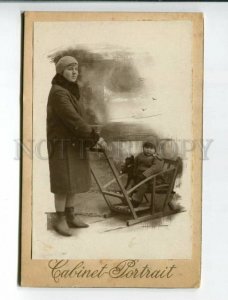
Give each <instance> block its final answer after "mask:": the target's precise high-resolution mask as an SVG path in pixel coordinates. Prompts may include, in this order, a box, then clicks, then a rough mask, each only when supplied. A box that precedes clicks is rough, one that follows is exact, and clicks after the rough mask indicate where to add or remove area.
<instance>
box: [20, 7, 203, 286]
mask: <svg viewBox="0 0 228 300" xmlns="http://www.w3.org/2000/svg"><path fill="white" fill-rule="evenodd" d="M24 21H25V28H24V30H25V31H24V55H23V59H24V62H23V63H24V70H23V138H22V155H23V160H22V199H21V201H22V223H21V235H22V237H21V284H22V285H24V286H43V287H198V286H199V284H200V253H201V164H202V89H203V16H202V14H200V13H196V14H195V13H194V14H193V13H56V12H55V13H54V12H53V13H52V12H43V13H38V12H26V13H25V15H24Z"/></svg>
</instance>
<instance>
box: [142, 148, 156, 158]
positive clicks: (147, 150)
mask: <svg viewBox="0 0 228 300" xmlns="http://www.w3.org/2000/svg"><path fill="white" fill-rule="evenodd" d="M143 153H144V154H145V155H146V156H151V155H153V154H155V149H154V148H150V147H149V148H148V147H144V148H143Z"/></svg>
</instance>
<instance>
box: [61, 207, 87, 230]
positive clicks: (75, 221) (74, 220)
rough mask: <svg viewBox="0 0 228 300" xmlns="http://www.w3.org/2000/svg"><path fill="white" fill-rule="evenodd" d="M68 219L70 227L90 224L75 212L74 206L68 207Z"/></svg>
mask: <svg viewBox="0 0 228 300" xmlns="http://www.w3.org/2000/svg"><path fill="white" fill-rule="evenodd" d="M65 212H66V220H67V223H68V225H69V226H70V227H77V228H86V227H89V225H88V224H86V223H84V222H83V221H82V220H80V218H79V217H78V216H75V214H74V207H66V209H65Z"/></svg>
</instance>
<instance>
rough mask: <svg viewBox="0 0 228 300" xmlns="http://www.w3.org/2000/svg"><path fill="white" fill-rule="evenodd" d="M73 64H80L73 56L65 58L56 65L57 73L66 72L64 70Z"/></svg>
mask: <svg viewBox="0 0 228 300" xmlns="http://www.w3.org/2000/svg"><path fill="white" fill-rule="evenodd" d="M71 64H76V65H78V62H77V60H76V59H75V58H74V57H73V56H63V57H62V58H60V59H59V60H58V62H57V64H56V65H55V68H56V73H59V74H61V73H62V72H63V71H64V69H65V68H66V67H67V66H69V65H71Z"/></svg>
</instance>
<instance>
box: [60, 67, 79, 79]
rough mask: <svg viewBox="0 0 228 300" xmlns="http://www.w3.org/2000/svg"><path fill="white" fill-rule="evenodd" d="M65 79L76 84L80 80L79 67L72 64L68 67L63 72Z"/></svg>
mask: <svg viewBox="0 0 228 300" xmlns="http://www.w3.org/2000/svg"><path fill="white" fill-rule="evenodd" d="M63 77H65V78H66V79H67V80H68V81H70V82H75V81H76V80H77V78H78V65H77V64H72V65H69V66H67V67H66V68H65V69H64V71H63Z"/></svg>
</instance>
